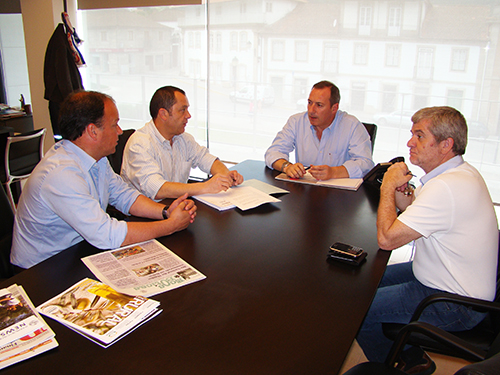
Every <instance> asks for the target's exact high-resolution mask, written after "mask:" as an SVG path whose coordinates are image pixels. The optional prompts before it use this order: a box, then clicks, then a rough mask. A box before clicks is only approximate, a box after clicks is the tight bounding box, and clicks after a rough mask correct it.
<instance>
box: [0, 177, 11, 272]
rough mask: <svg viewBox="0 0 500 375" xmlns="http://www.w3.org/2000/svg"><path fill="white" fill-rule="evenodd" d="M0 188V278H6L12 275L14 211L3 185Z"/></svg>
mask: <svg viewBox="0 0 500 375" xmlns="http://www.w3.org/2000/svg"><path fill="white" fill-rule="evenodd" d="M0 190H1V191H0V278H2V279H6V278H8V277H11V276H13V275H14V272H13V271H12V266H11V265H10V249H11V247H12V230H13V228H14V213H13V212H12V208H11V206H10V202H9V199H8V198H7V194H6V193H5V190H4V187H3V186H2V187H0Z"/></svg>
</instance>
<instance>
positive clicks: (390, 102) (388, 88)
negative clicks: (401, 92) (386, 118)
mask: <svg viewBox="0 0 500 375" xmlns="http://www.w3.org/2000/svg"><path fill="white" fill-rule="evenodd" d="M383 90H384V91H383V94H382V111H384V112H392V111H394V110H395V109H396V106H397V104H398V103H397V98H398V95H397V92H398V86H397V85H384V87H383Z"/></svg>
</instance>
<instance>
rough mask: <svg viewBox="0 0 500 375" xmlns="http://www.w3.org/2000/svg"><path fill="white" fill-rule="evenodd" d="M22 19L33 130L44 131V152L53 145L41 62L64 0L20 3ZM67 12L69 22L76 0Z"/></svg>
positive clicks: (62, 8) (74, 12)
mask: <svg viewBox="0 0 500 375" xmlns="http://www.w3.org/2000/svg"><path fill="white" fill-rule="evenodd" d="M20 1H21V12H22V16H23V26H24V37H25V44H26V58H27V61H28V73H29V84H30V91H31V107H32V110H33V123H34V126H35V129H41V128H47V137H46V138H45V150H48V149H49V148H50V147H51V146H52V145H53V144H54V137H53V133H52V125H51V123H50V117H49V109H48V101H47V100H45V99H44V98H43V95H44V91H45V85H44V82H43V63H44V59H45V50H46V48H47V43H48V42H49V40H50V37H51V36H52V33H53V32H54V30H55V28H56V26H57V24H58V23H60V22H61V13H62V12H63V10H64V6H63V0H20ZM67 3H68V13H69V14H70V17H71V19H75V18H76V16H75V14H76V11H75V9H76V5H75V3H76V0H68V1H67Z"/></svg>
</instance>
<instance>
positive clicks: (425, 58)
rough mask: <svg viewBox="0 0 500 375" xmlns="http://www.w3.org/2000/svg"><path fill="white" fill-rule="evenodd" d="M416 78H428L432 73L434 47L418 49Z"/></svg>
mask: <svg viewBox="0 0 500 375" xmlns="http://www.w3.org/2000/svg"><path fill="white" fill-rule="evenodd" d="M417 58H418V61H417V74H416V76H417V77H416V78H419V79H430V78H432V74H433V69H432V68H433V60H434V49H433V48H426V47H420V48H419V49H418V56H417Z"/></svg>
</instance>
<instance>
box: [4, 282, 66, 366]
mask: <svg viewBox="0 0 500 375" xmlns="http://www.w3.org/2000/svg"><path fill="white" fill-rule="evenodd" d="M6 292H7V293H6ZM0 294H1V295H2V298H1V307H0V314H1V315H2V322H3V324H4V325H5V324H6V322H7V321H9V322H11V323H13V324H10V325H9V326H10V327H11V329H12V333H15V334H14V335H13V336H9V335H6V336H5V337H7V338H5V337H4V338H3V339H2V341H1V346H0V369H3V368H5V367H7V366H10V365H12V364H14V363H17V362H20V361H23V360H25V359H28V358H31V357H34V356H36V355H38V354H41V353H43V352H46V351H47V350H50V349H52V348H55V347H57V346H58V345H59V344H58V343H57V341H56V340H55V338H54V336H55V334H54V332H53V331H52V330H51V329H50V327H49V326H48V325H47V324H46V323H45V321H44V320H43V318H42V317H41V316H40V314H39V313H38V311H36V309H35V306H34V305H33V303H32V302H31V300H30V299H29V297H28V295H27V294H26V292H25V291H24V289H23V287H22V286H20V285H16V284H13V285H11V286H10V287H8V288H6V289H2V290H1V292H0ZM26 315H27V316H28V320H26V319H25V318H22V316H26ZM34 318H36V320H37V321H36V322H34ZM19 319H21V320H20V321H19ZM15 321H18V322H17V323H15ZM25 324H26V325H25ZM18 326H22V327H21V329H20V330H18V329H17V328H18ZM8 329H9V328H4V329H3V330H2V331H3V332H6V331H5V330H8ZM19 332H22V336H21V337H19V338H17V339H14V340H13V341H10V342H6V340H10V339H12V338H13V337H17V336H18V335H19Z"/></svg>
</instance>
